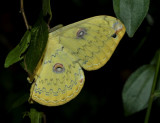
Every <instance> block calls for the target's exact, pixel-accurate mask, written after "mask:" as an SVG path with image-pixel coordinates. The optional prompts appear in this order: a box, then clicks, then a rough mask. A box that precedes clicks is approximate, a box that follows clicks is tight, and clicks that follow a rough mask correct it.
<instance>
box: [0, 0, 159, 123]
mask: <svg viewBox="0 0 160 123" xmlns="http://www.w3.org/2000/svg"><path fill="white" fill-rule="evenodd" d="M159 3H160V2H159V1H151V3H150V9H149V14H150V15H151V16H152V18H153V20H154V23H153V24H149V23H148V20H147V19H146V18H145V20H144V21H143V23H142V25H141V26H140V27H139V29H138V30H137V32H136V33H135V35H134V37H133V38H129V37H128V36H127V34H125V36H124V38H123V39H122V40H121V42H120V44H119V46H118V47H117V49H116V51H115V53H114V54H113V56H112V57H111V59H110V60H109V62H108V63H107V64H106V65H105V66H104V67H102V68H101V69H99V70H96V71H91V72H87V71H84V73H85V77H86V80H85V85H84V87H83V89H82V91H81V93H80V94H79V95H78V96H77V97H76V98H75V99H73V100H72V101H71V102H69V103H67V104H65V105H63V106H58V107H45V106H41V105H38V104H33V105H31V104H28V102H26V103H24V104H23V105H21V106H19V107H18V108H14V109H12V108H11V107H12V104H13V103H14V101H16V100H17V99H19V98H20V97H21V96H22V95H24V94H26V93H29V89H30V84H29V83H28V82H27V73H26V72H25V71H24V70H23V69H22V68H21V67H20V66H19V64H18V63H17V64H14V65H13V66H11V67H9V68H8V69H5V68H4V61H5V57H6V56H7V54H8V52H9V51H10V50H11V49H12V48H14V47H15V46H16V45H17V44H18V43H19V41H20V39H21V38H22V36H23V34H24V32H25V31H26V27H25V24H24V21H23V18H22V15H21V13H20V0H3V1H1V2H0V112H1V115H0V122H13V123H14V122H15V123H18V122H30V121H29V118H28V117H25V118H23V115H24V112H26V111H29V110H30V108H31V107H33V108H36V109H37V110H38V111H41V112H44V113H45V115H46V120H47V123H59V122H77V123H79V122H80V123H88V122H89V123H90V122H107V123H135V122H137V123H142V122H143V120H144V117H145V112H146V110H143V111H141V112H138V113H136V114H134V115H132V116H129V117H125V116H124V111H123V104H122V98H121V93H122V89H123V86H124V83H125V81H126V79H127V78H128V76H129V75H130V74H131V73H132V72H133V71H134V70H136V69H137V68H138V67H140V66H141V65H144V64H148V63H149V62H150V60H151V59H152V58H153V56H154V53H155V51H156V50H157V49H158V48H159V45H158V42H159V40H160V39H159V29H160V26H159V19H158V17H159V5H160V4H159ZM51 7H52V14H53V17H52V21H51V23H50V26H51V27H53V26H55V25H57V24H63V25H68V24H70V23H74V22H76V21H79V20H82V19H85V18H89V17H92V16H96V15H111V16H115V14H114V11H113V6H112V1H111V0H97V1H93V0H79V1H78V0H64V1H62V0H51ZM24 9H25V12H26V16H27V19H28V22H29V24H30V25H33V24H34V23H35V21H36V19H37V17H38V15H39V12H40V10H41V1H40V0H34V1H33V0H24ZM143 38H146V40H145V42H144V44H143V45H142V46H141V48H140V49H139V50H138V51H137V52H136V50H137V47H138V46H139V44H140V43H141V41H142V39H143ZM159 113H160V111H159V107H158V106H157V104H154V105H153V110H152V114H151V122H152V123H153V122H156V120H157V119H159V117H158V114H159Z"/></svg>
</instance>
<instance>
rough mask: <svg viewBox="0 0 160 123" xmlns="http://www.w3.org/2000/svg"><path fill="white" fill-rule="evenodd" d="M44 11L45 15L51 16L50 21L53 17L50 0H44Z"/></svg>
mask: <svg viewBox="0 0 160 123" xmlns="http://www.w3.org/2000/svg"><path fill="white" fill-rule="evenodd" d="M42 11H43V16H48V15H49V16H50V17H49V21H50V20H51V19H52V11H51V6H50V0H43V3H42Z"/></svg>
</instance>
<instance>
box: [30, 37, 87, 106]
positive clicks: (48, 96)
mask: <svg viewBox="0 0 160 123" xmlns="http://www.w3.org/2000/svg"><path fill="white" fill-rule="evenodd" d="M41 61H42V63H41V65H40V67H39V68H38V70H37V71H36V75H35V78H34V79H35V80H34V81H35V82H34V83H33V84H32V87H31V94H30V98H31V99H32V100H34V101H36V102H38V103H40V104H42V105H46V106H57V105H62V104H64V103H66V102H68V101H70V100H71V99H73V98H74V97H75V96H77V95H78V93H79V92H80V90H81V89H82V87H83V84H84V79H85V78H84V74H83V71H82V69H81V67H80V66H79V64H78V63H76V62H74V61H75V59H74V57H73V56H72V55H70V54H69V53H68V52H67V51H66V50H65V49H64V47H63V46H62V45H61V44H58V43H57V42H56V40H54V39H53V38H50V37H49V39H48V43H47V47H46V51H45V55H44V58H43V59H42V60H41Z"/></svg>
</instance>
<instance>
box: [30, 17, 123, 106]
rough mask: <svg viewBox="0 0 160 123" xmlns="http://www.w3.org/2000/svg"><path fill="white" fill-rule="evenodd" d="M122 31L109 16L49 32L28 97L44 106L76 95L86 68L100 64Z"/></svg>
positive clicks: (110, 51)
mask: <svg viewBox="0 0 160 123" xmlns="http://www.w3.org/2000/svg"><path fill="white" fill-rule="evenodd" d="M124 33H125V27H124V25H123V24H122V23H121V22H120V21H119V20H118V19H116V18H114V17H110V16H97V17H92V18H89V19H86V20H82V21H80V22H76V23H74V24H71V25H68V26H65V27H62V28H60V29H57V30H55V31H54V32H52V33H50V34H49V39H48V43H47V46H46V49H45V52H44V54H43V56H42V58H41V60H40V62H39V65H38V66H37V69H36V70H35V76H34V83H33V84H32V87H31V94H30V99H32V100H34V101H36V102H38V103H40V104H42V105H46V106H57V105H62V104H65V103H66V102H68V101H70V100H71V99H73V98H74V97H75V96H77V95H78V93H79V92H80V90H81V89H82V87H83V84H84V80H85V77H84V74H83V71H82V69H81V67H80V66H82V67H83V68H84V69H86V70H96V69H98V68H100V67H102V66H103V65H104V64H105V63H106V62H107V61H108V60H109V58H110V57H111V55H112V54H113V52H114V50H115V48H116V46H117V45H118V43H119V41H120V40H121V38H122V37H123V35H124Z"/></svg>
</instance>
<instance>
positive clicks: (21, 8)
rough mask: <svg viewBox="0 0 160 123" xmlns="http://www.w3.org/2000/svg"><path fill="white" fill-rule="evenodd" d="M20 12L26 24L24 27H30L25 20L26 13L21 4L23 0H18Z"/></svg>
mask: <svg viewBox="0 0 160 123" xmlns="http://www.w3.org/2000/svg"><path fill="white" fill-rule="evenodd" d="M20 2H21V3H20V12H21V13H22V16H23V19H24V23H25V25H26V28H27V30H29V29H30V26H29V24H28V21H27V18H26V15H25V12H24V6H23V0H20Z"/></svg>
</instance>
